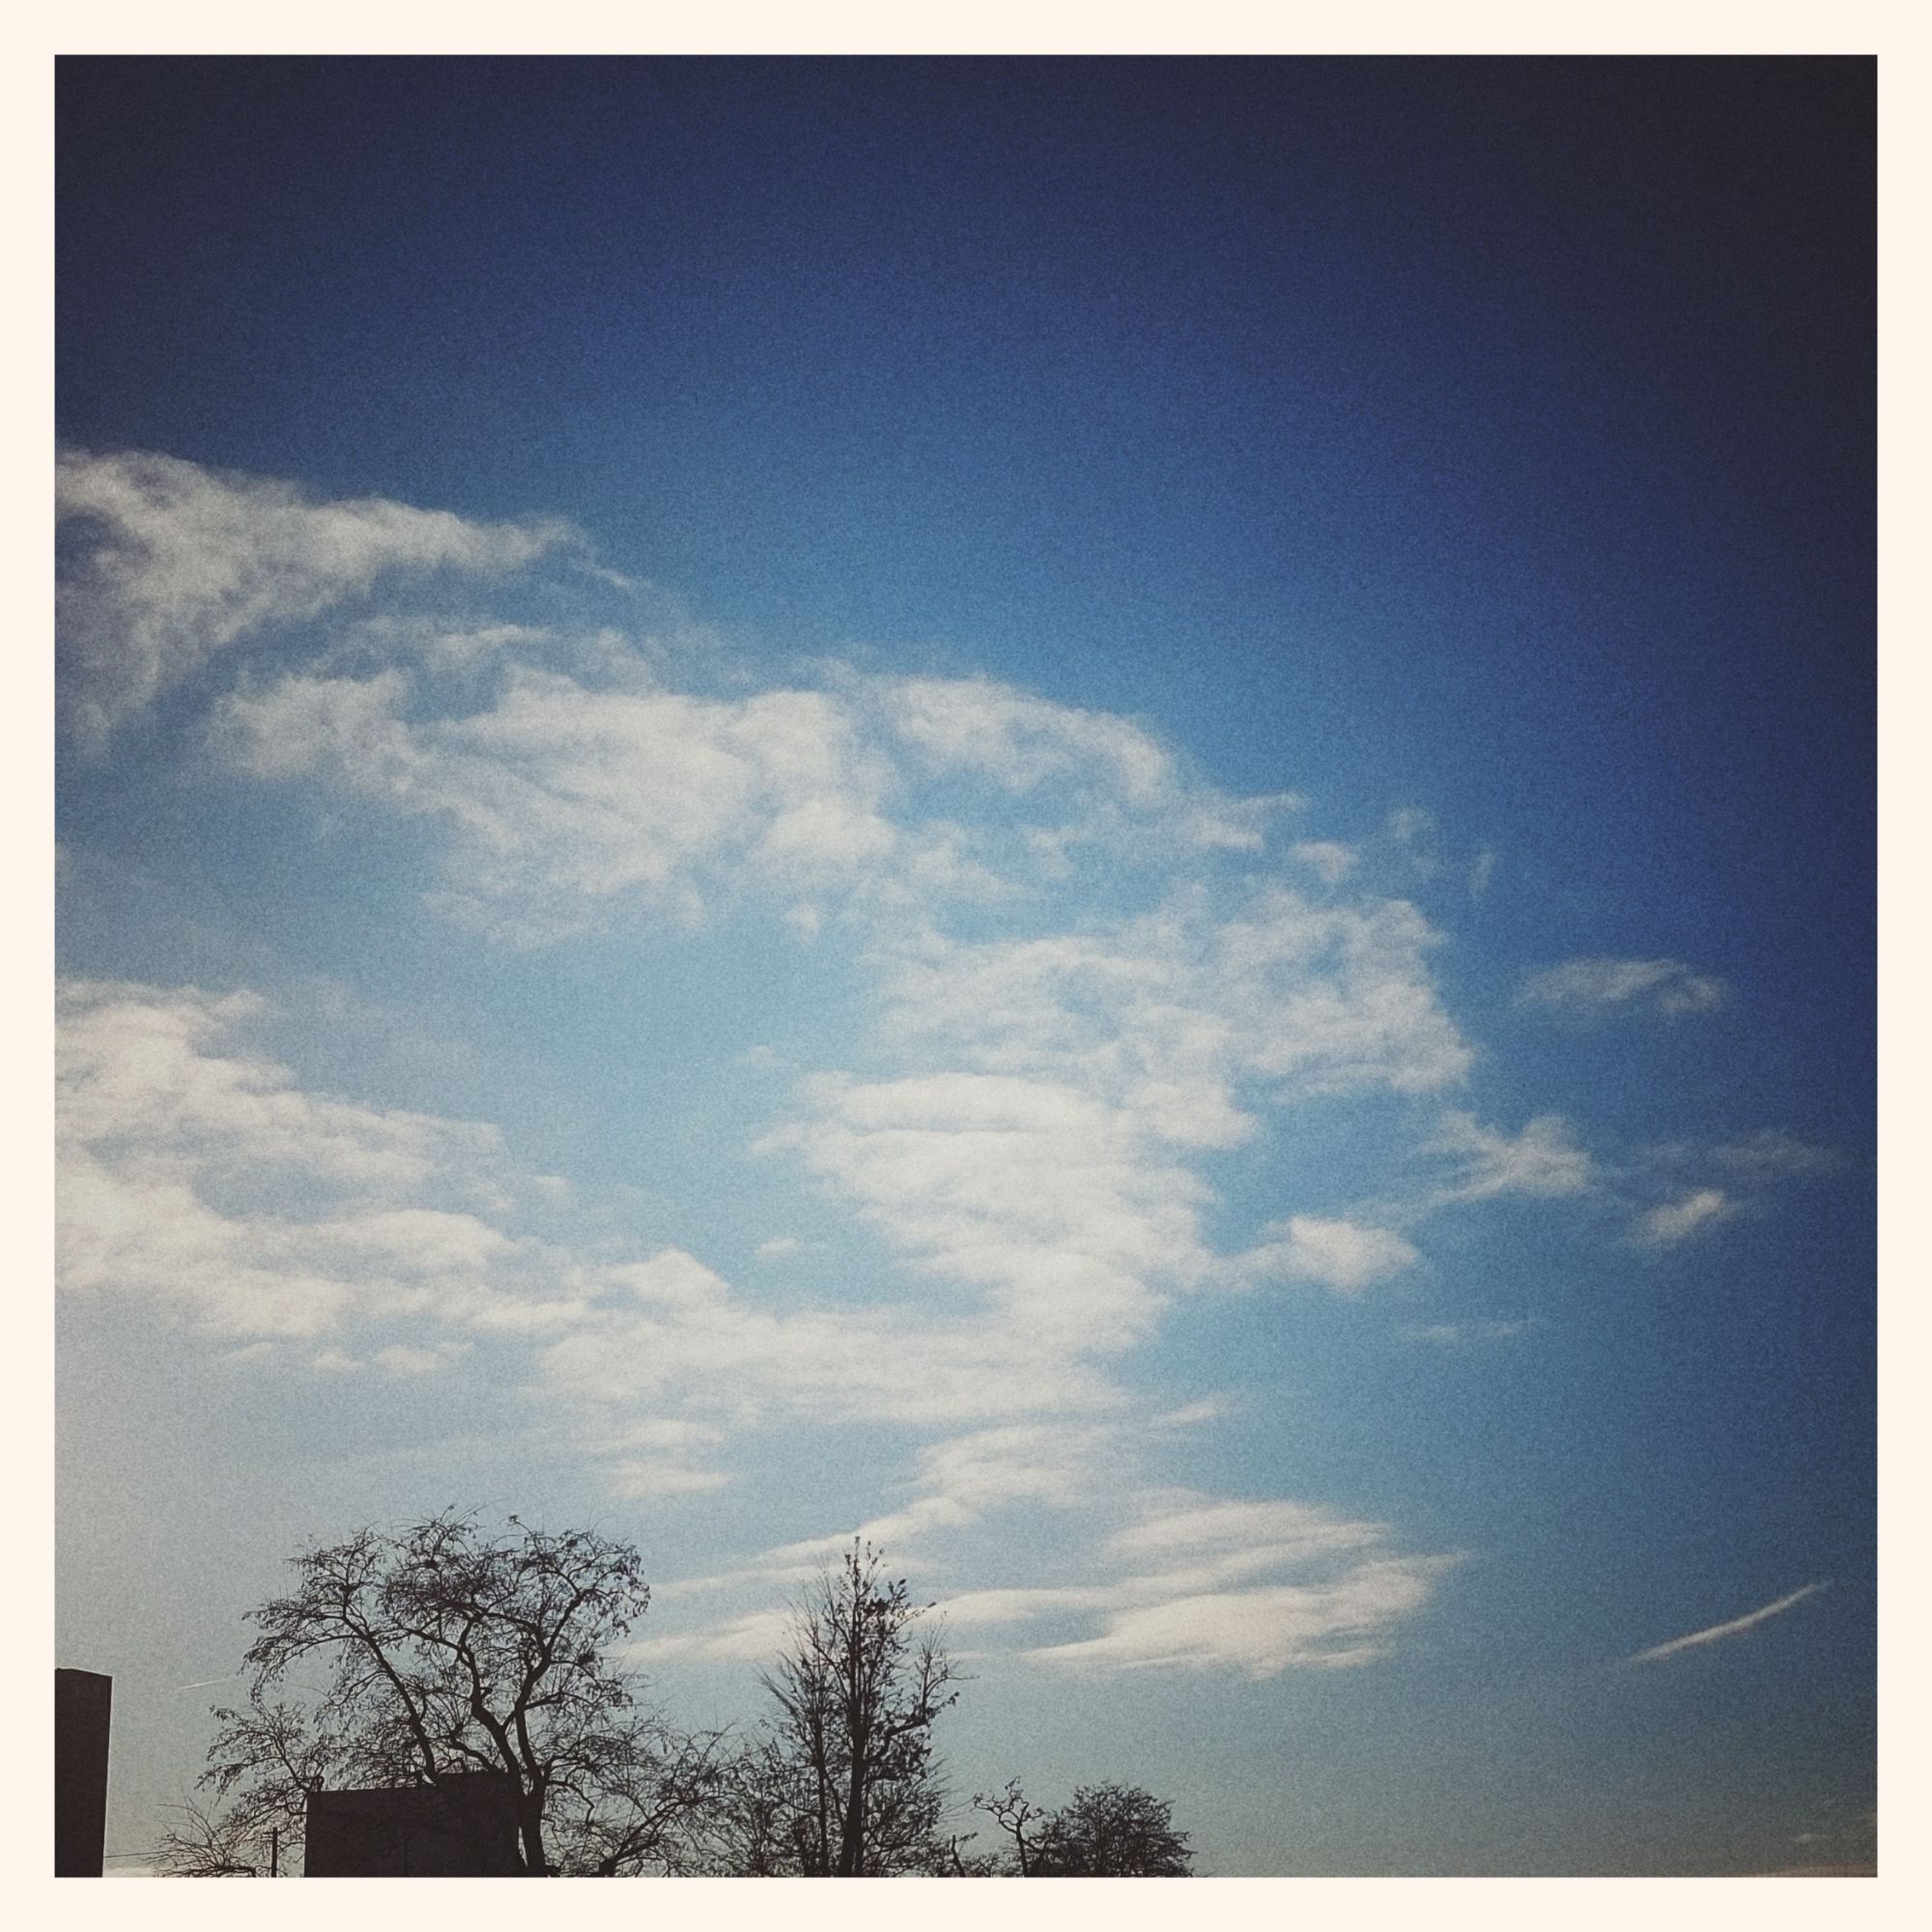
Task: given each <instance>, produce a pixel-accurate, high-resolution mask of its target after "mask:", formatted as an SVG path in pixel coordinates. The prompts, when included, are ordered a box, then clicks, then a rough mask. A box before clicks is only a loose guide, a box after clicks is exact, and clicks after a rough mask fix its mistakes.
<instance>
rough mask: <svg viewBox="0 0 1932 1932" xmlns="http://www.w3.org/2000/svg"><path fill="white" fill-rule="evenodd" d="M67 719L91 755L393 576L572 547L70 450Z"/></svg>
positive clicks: (158, 461)
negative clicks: (236, 657) (232, 653)
mask: <svg viewBox="0 0 1932 1932" xmlns="http://www.w3.org/2000/svg"><path fill="white" fill-rule="evenodd" d="M56 509H57V517H58V520H59V526H60V543H61V557H62V563H63V570H62V579H61V584H60V590H59V615H60V634H61V649H62V654H63V665H62V674H61V697H62V707H63V711H64V714H65V717H66V719H67V722H68V724H69V726H70V728H71V729H72V730H73V731H74V732H75V733H76V734H78V735H79V736H80V737H81V738H82V739H83V740H85V741H87V742H90V743H95V744H98V743H99V742H100V741H101V740H103V739H104V738H105V737H106V736H107V734H108V733H110V732H111V731H112V730H113V729H114V728H115V727H116V726H117V725H121V724H124V723H125V722H126V721H127V720H128V719H129V718H131V717H133V716H134V715H135V714H136V713H137V712H139V711H140V710H142V709H143V708H144V707H145V706H146V705H148V704H149V703H151V702H152V701H153V700H154V699H155V698H156V697H157V696H160V695H161V694H162V693H164V692H166V691H167V690H169V689H170V688H172V687H173V686H175V685H177V684H179V683H181V682H182V681H183V680H184V679H185V678H187V677H188V676H189V675H191V674H192V673H193V672H194V671H195V670H196V669H197V668H199V667H200V666H201V665H202V664H203V663H204V662H205V661H206V660H207V659H209V658H210V657H212V656H213V655H214V654H215V653H216V652H218V651H222V650H225V649H227V648H228V647H230V646H231V645H233V644H235V643H237V642H238V641H240V640H241V639H243V638H245V637H247V636H248V635H250V634H251V633H254V632H258V631H261V630H264V629H265V628H267V627H269V626H270V625H275V624H285V623H290V622H295V621H299V620H302V619H306V618H312V617H315V616H318V615H320V614H321V613H322V612H323V611H326V610H327V609H328V608H329V607H330V606H331V605H335V604H339V603H341V602H342V601H343V600H345V599H347V598H352V597H356V596H359V595H362V594H363V593H365V592H367V591H368V590H369V589H370V588H371V587H372V586H373V585H374V584H375V582H377V580H378V579H379V578H382V577H384V576H385V575H390V574H394V573H401V572H424V571H432V570H459V571H469V572H502V571H509V570H515V569H518V568H520V567H521V566H523V565H525V564H527V563H529V562H530V561H531V560H532V559H533V558H535V557H537V556H538V555H540V554H542V553H543V552H545V551H547V550H551V549H553V548H554V547H555V546H557V545H558V544H560V543H563V542H565V541H567V540H568V539H569V535H570V533H569V531H568V529H567V528H566V526H563V525H561V524H557V523H530V524H503V523H498V524H477V523H470V522H467V521H466V520H465V519H463V518H461V517H457V516H453V515H451V514H450V513H449V512H448V511H446V510H418V509H413V508H412V507H411V506H409V505H408V504H405V503H395V502H390V501H388V500H386V499H384V498H382V497H359V498H355V499H353V500H347V501H342V500H338V501H333V502H324V501H317V500H316V499H314V498H313V497H309V496H307V495H305V494H304V493H303V492H302V491H300V490H298V489H297V488H296V487H295V486H293V485H292V484H287V483H279V482H273V481H270V480H267V479H264V478H260V477H248V476H236V475H231V474H226V473H223V472H218V471H215V470H212V469H203V468H201V467H200V466H199V465H197V464H193V463H184V462H181V461H179V460H177V459H176V458H173V457H167V456H156V455H144V454H128V455H101V454H96V453H93V452H90V451H86V450H79V449H68V450H63V451H62V452H61V453H60V456H59V460H58V468H57V471H56Z"/></svg>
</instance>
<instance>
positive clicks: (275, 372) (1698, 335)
mask: <svg viewBox="0 0 1932 1932" xmlns="http://www.w3.org/2000/svg"><path fill="white" fill-rule="evenodd" d="M63 74H64V80H63V89H62V99H61V107H60V118H59V131H60V139H61V168H62V184H63V201H62V211H61V220H60V244H61V253H60V271H61V279H60V289H61V311H60V387H59V410H58V417H59V427H60V431H61V434H62V435H63V436H64V437H67V438H69V439H71V440H76V441H78V442H81V443H83V444H86V445H89V446H116V447H140V448H155V449H160V450H165V451H168V452H170V453H172V454H176V455H182V456H187V457H190V458H192V459H194V460H196V461H200V462H205V463H210V464H214V465H220V466H233V467H237V468H241V469H258V470H265V471H268V472H270V473H274V472H275V470H276V466H277V462H278V460H280V459H283V458H284V457H285V454H286V452H287V450H288V449H289V447H290V446H291V443H292V441H293V442H294V443H297V444H298V446H299V448H300V450H301V453H302V459H303V461H302V478H303V480H304V481H305V482H308V483H309V484H311V485H312V486H313V487H315V488H316V489H318V490H320V491H322V492H324V493H325V494H334V493H340V494H347V495H355V494H359V493H362V492H386V493H389V494H392V495H395V496H398V497H402V498H404V499H405V500H410V501H421V502H426V503H434V504H437V505H440V506H446V507H449V508H452V509H456V510H460V511H463V512H466V513H469V514H473V515H503V514H511V513H516V512H520V511H528V510H531V509H533V508H541V509H543V510H545V511H549V512H554V513H560V514H563V515H566V516H570V517H573V518H575V519H578V520H580V521H582V522H584V523H585V524H587V525H589V526H593V527H595V528H596V529H597V531H598V533H599V536H600V539H601V540H602V541H603V542H604V543H605V545H606V546H607V548H608V549H609V550H610V552H611V561H613V562H615V563H616V564H617V565H618V566H619V567H622V568H627V569H633V570H636V571H638V572H639V573H640V574H643V575H647V576H649V577H651V578H653V579H655V580H657V581H659V582H664V583H666V584H668V585H670V586H673V587H674V588H675V589H676V590H678V591H679V592H681V593H683V594H684V595H685V596H687V597H688V598H690V599H691V601H692V603H693V605H694V606H695V607H696V610H697V611H700V612H701V613H702V614H703V615H704V616H705V617H706V618H709V619H711V620H713V621H715V622H718V623H720V624H723V625H725V626H728V627H732V628H733V629H738V630H750V631H753V632H754V633H757V634H759V635H761V636H764V637H769V638H775V639H782V640H783V642H784V643H786V644H787V645H789V646H794V647H796V646H798V645H801V644H803V645H808V646H809V645H812V644H822V645H824V646H828V647H829V646H835V645H841V644H845V643H849V642H853V641H856V640H866V641H892V642H897V641H900V640H905V641H913V642H925V641H929V640H939V641H943V642H944V643H945V644H946V645H947V646H949V647H951V648H952V649H953V650H954V651H956V652H957V653H958V655H959V657H960V659H961V661H962V662H966V663H979V662H980V661H982V660H985V659H988V658H990V659H993V660H996V661H1005V660H1009V659H1014V658H1019V659H1024V661H1025V662H1026V663H1027V665H1028V667H1029V672H1030V681H1031V682H1033V683H1034V684H1035V685H1036V686H1037V688H1038V689H1040V690H1041V691H1043V692H1044V693H1046V694H1047V695H1050V696H1076V695H1077V696H1079V698H1080V699H1081V701H1084V702H1088V703H1093V704H1101V705H1109V706H1114V707H1118V708H1122V709H1125V710H1129V711H1135V712H1143V711H1152V712H1155V713H1157V714H1160V715H1167V714H1170V713H1171V712H1172V711H1173V709H1174V708H1175V707H1176V706H1179V707H1183V708H1184V710H1185V712H1186V714H1187V715H1188V716H1189V717H1190V718H1191V719H1193V720H1195V721H1198V723H1197V729H1196V734H1195V735H1194V736H1193V742H1194V743H1195V744H1196V745H1197V746H1202V747H1212V763H1213V767H1214V770H1215V773H1216V776H1217V777H1220V778H1221V779H1223V781H1226V782H1230V783H1236V784H1242V785H1250V786H1253V787H1255V788H1257V789H1259V788H1263V787H1265V786H1267V785H1269V784H1270V783H1274V782H1278V781H1279V773H1280V772H1281V770H1282V768H1283V766H1284V764H1292V765H1293V769H1294V771H1295V773H1296V775H1297V776H1296V779H1295V782H1298V783H1302V784H1305V785H1312V784H1314V783H1316V781H1318V780H1319V781H1321V788H1322V790H1323V792H1324V795H1325V796H1327V797H1329V798H1331V799H1336V800H1339V799H1341V798H1345V797H1346V798H1350V799H1351V800H1352V799H1355V798H1359V799H1360V800H1362V801H1363V802H1364V804H1365V805H1368V806H1369V807H1370V808H1371V809H1377V808H1378V806H1379V802H1380V800H1381V799H1382V797H1383V796H1384V795H1385V794H1386V792H1387V791H1388V790H1389V789H1390V788H1391V787H1393V786H1396V785H1398V784H1400V783H1402V782H1403V781H1407V782H1409V783H1411V784H1412V783H1413V775H1414V774H1416V773H1417V771H1418V768H1421V770H1423V771H1424V772H1426V773H1427V775H1428V776H1429V778H1430V779H1431V780H1433V781H1434V782H1433V784H1432V786H1431V795H1430V796H1429V797H1428V798H1427V799H1425V800H1424V801H1423V802H1424V803H1425V804H1427V805H1429V806H1430V807H1431V809H1432V810H1435V811H1436V813H1437V815H1438V816H1441V817H1443V818H1444V820H1445V823H1448V824H1449V825H1450V827H1451V829H1452V830H1453V831H1455V832H1458V833H1460V834H1462V835H1463V836H1464V837H1466V838H1480V837H1482V836H1483V828H1486V827H1493V826H1495V825H1496V824H1498V823H1499V822H1506V821H1508V820H1509V819H1510V818H1511V817H1512V816H1514V815H1515V814H1517V813H1519V812H1522V811H1524V810H1530V811H1535V812H1537V813H1538V814H1539V815H1540V816H1544V817H1546V818H1547V820H1548V821H1549V822H1550V824H1551V829H1552V831H1554V832H1556V833H1557V834H1559V835H1560V836H1561V837H1562V838H1563V839H1564V840H1565V842H1566V843H1568V844H1571V845H1573V846H1580V847H1581V848H1582V849H1585V850H1587V851H1588V852H1589V854H1590V857H1591V861H1592V864H1591V867H1590V870H1591V873H1592V876H1593V879H1594V881H1595V882H1596V884H1597V885H1598V886H1599V887H1600V888H1601V889H1602V891H1603V893H1604V894H1605V896H1607V897H1611V898H1613V899H1614V901H1615V904H1614V907H1611V906H1608V905H1598V906H1594V907H1592V906H1589V905H1587V904H1585V905H1580V906H1579V905H1578V904H1577V901H1576V898H1575V897H1574V896H1573V895H1574V894H1575V891H1576V888H1575V886H1574V885H1573V884H1572V882H1570V881H1566V880H1563V879H1560V878H1554V877H1550V878H1546V879H1544V880H1542V881H1541V882H1540V883H1541V884H1542V885H1543V887H1544V889H1545V891H1546V892H1548V893H1551V894H1555V895H1562V896H1563V897H1564V898H1565V900H1566V904H1565V911H1566V913H1570V914H1572V915H1573V916H1574V915H1575V914H1576V913H1577V912H1581V913H1582V914H1583V915H1584V916H1585V917H1586V918H1587V919H1589V920H1590V923H1592V925H1593V926H1594V927H1595V930H1594V931H1593V932H1592V933H1591V934H1590V935H1589V939H1590V942H1591V943H1592V944H1593V945H1594V944H1600V945H1601V946H1602V947H1603V948H1604V949H1605V950H1610V951H1614V950H1617V949H1618V948H1620V947H1621V946H1623V945H1624V944H1625V943H1626V939H1627V931H1626V930H1620V929H1619V927H1620V926H1621V925H1624V924H1625V923H1637V922H1642V923H1644V924H1645V929H1647V930H1649V931H1651V932H1653V933H1655V932H1656V931H1657V930H1658V925H1657V922H1659V921H1662V922H1664V923H1666V924H1667V926H1668V928H1669V934H1670V947H1667V948H1666V950H1671V948H1677V949H1683V950H1697V951H1700V952H1703V953H1705V955H1706V956H1711V957H1713V963H1714V964H1728V965H1731V966H1735V965H1737V964H1739V963H1741V961H1740V954H1741V953H1744V952H1748V956H1749V957H1750V960H1751V963H1752V965H1753V966H1754V967H1755V968H1757V969H1759V970H1761V971H1763V972H1765V973H1767V974H1770V975H1772V976H1775V977H1776V980H1777V981H1778V982H1779V987H1780V990H1781V991H1784V992H1786V993H1787V994H1788V995H1789V996H1791V997H1792V998H1793V999H1794V1001H1796V1000H1798V999H1800V998H1802V995H1803V988H1804V985H1805V984H1806V983H1807V982H1808V981H1809V980H1810V976H1811V973H1812V971H1813V969H1814V967H1815V965H1816V964H1817V963H1818V962H1820V961H1822V960H1824V959H1827V958H1836V959H1842V958H1843V957H1844V956H1845V952H1844V949H1845V948H1846V946H1847V945H1848V944H1850V945H1851V946H1852V947H1853V949H1854V952H1855V953H1862V952H1864V951H1865V950H1866V949H1868V947H1869V944H1870V936H1871V930H1872V915H1871V907H1872V892H1871V882H1872V829H1873V817H1872V805H1871V787H1870V783H1869V776H1870V770H1871V743H1870V738H1871V733H1870V722H1871V717H1872V702H1873V688H1874V686H1873V661H1872V654H1871V652H1870V650H1869V648H1868V639H1869V636H1870V629H1871V623H1872V617H1873V606H1872V583H1873V577H1872V556H1871V542H1870V531H1871V518H1872V510H1873V489H1874V480H1873V458H1874V443H1873V412H1872V404H1873V380H1874V344H1873V331H1872V308H1871V302H1872V274H1871V270H1872V265H1873V259H1874V220H1873V202H1872V194H1871V185H1872V184H1871V166H1872V162H1871V154H1870V147H1869V128H1870V116H1871V112H1872V106H1873V86H1874V83H1873V70H1872V68H1871V66H1870V64H1869V63H1865V62H1861V61H1855V60H1846V61H1835V62H1833V61H1779V60H1759V61H1751V62H1735V61H1733V62H1703V61H1695V60H1616V61H1577V62H1572V61H1544V60H1513V61H1501V62H1495V61H1438V62H1405V61H1364V62H1350V61H1308V62H1291V63H1273V62H1262V61H1245V62H1227V63H1217V62H1193V61H1155V62H1144V61H1113V62H1084V61H1074V62H1044V63H1007V62H980V61H962V62H956V63H952V62H912V63H904V62H893V61H817V62H801V63H781V62H761V61H725V62H709V61H690V60H679V61H666V62H659V63H642V64H633V63H607V62H597V61H559V62H534V63H533V62H523V61H513V62H495V61H485V60H479V61H468V62H461V63H456V64H440V65H430V66H423V65H419V64H413V63H411V62H407V61H403V62H394V61H347V62H323V61H318V62H304V63H300V64H298V65H289V64H285V63H275V62H268V63H252V62H247V61H240V60H221V61H200V60H191V59H179V60H169V61H160V62H131V63H129V62H120V61H92V62H80V63H72V62H70V63H68V64H67V65H66V66H65V67H64V69H63ZM511 452H514V453H515V459H516V460H515V461H508V460H506V458H507V456H508V455H509V454H510V453H511ZM1207 665H1211V666H1212V667H1213V669H1212V673H1211V675H1209V674H1207V673H1206V672H1205V671H1204V666H1207ZM1259 718H1264V719H1265V720H1266V721H1267V723H1268V725H1269V726H1270V727H1271V728H1269V729H1267V730H1258V729H1256V728H1255V726H1256V724H1257V722H1258V719H1259ZM1551 770H1560V771H1561V772H1562V773H1563V774H1564V784H1563V787H1562V789H1561V791H1560V793H1559V792H1557V791H1556V790H1554V788H1551V787H1548V786H1547V785H1545V786H1542V787H1541V796H1531V795H1528V794H1529V793H1530V792H1531V790H1532V787H1533V783H1534V781H1533V779H1532V775H1536V774H1542V773H1546V772H1548V771H1551ZM1638 797H1641V798H1643V799H1644V800H1645V802H1646V806H1647V807H1654V808H1655V809H1656V810H1655V814H1654V816H1653V815H1651V814H1650V813H1648V812H1647V813H1646V816H1645V818H1644V822H1643V823H1642V827H1641V831H1640V832H1639V828H1638V823H1637V814H1636V812H1635V811H1634V805H1633V801H1634V799H1636V798H1638ZM1801 802H1802V804H1801ZM1459 821H1460V822H1459ZM1660 824H1661V825H1662V828H1663V829H1662V831H1661V832H1660ZM1772 825H1775V826H1776V837H1775V838H1768V837H1767V836H1766V835H1767V828H1768V827H1769V826H1772ZM1660 838H1662V844H1661V845H1660V842H1659V841H1660ZM1719 875H1721V876H1723V877H1724V879H1725V880H1726V881H1727V884H1728V885H1730V886H1733V887H1736V888H1740V889H1742V890H1744V891H1746V892H1747V893H1748V894H1749V895H1750V902H1751V906H1752V917H1751V918H1750V920H1749V921H1748V922H1747V930H1746V931H1740V930H1738V929H1737V926H1736V924H1735V923H1733V922H1732V921H1730V920H1729V919H1728V917H1724V918H1718V919H1714V918H1712V917H1711V911H1712V909H1713V908H1714V906H1715V897H1714V895H1711V894H1709V893H1708V892H1696V891H1691V892H1687V891H1686V890H1685V887H1686V885H1687V884H1691V885H1695V884H1697V883H1699V882H1703V881H1708V880H1710V879H1712V878H1714V877H1716V876H1719ZM1713 949H1717V950H1718V952H1717V954H1714V953H1713ZM1814 949H1818V950H1816V951H1814ZM1719 955H1721V956H1719ZM1838 1044H1839V1043H1837V1042H1834V1043H1833V1048H1832V1051H1833V1052H1835V1051H1837V1050H1838ZM1861 1044H1862V1051H1861V1059H1865V1058H1867V1057H1868V1053H1869V1043H1868V1040H1867V1041H1865V1042H1863V1043H1861Z"/></svg>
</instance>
